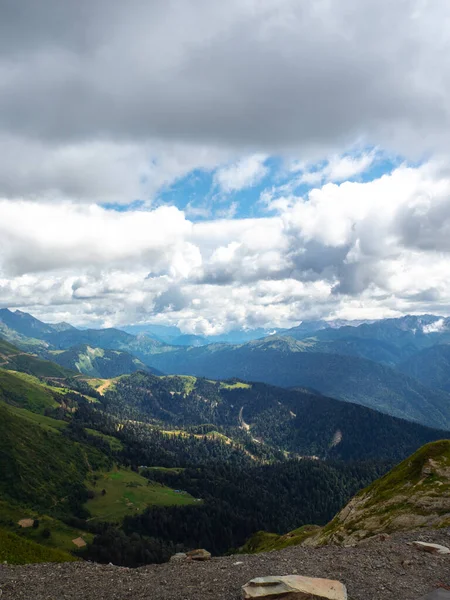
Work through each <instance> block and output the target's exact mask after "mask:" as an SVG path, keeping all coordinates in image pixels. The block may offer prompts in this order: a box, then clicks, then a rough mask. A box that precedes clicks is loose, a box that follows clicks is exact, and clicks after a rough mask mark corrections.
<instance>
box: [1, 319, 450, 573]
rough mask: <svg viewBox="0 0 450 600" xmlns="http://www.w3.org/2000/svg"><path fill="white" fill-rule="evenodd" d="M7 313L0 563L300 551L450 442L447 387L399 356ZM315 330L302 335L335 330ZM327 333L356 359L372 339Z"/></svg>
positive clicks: (308, 342)
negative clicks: (384, 482)
mask: <svg viewBox="0 0 450 600" xmlns="http://www.w3.org/2000/svg"><path fill="white" fill-rule="evenodd" d="M2 314H3V315H4V314H5V313H4V312H3V313H2ZM12 314H13V315H14V314H15V313H12ZM8 319H9V320H8ZM6 322H7V324H5V321H3V326H2V328H0V329H1V335H5V332H6V334H7V337H8V340H9V341H8V340H6V339H4V340H1V339H0V354H1V357H2V364H1V366H0V417H1V418H0V428H1V431H0V434H1V435H0V457H1V458H0V462H1V465H0V466H1V468H2V478H1V481H0V530H1V532H2V535H3V536H4V539H5V540H6V539H8V543H6V542H5V544H4V548H9V550H5V549H4V550H3V554H2V555H1V556H0V558H2V560H6V561H8V562H11V563H13V564H14V563H15V564H21V563H23V562H28V560H29V559H28V558H27V557H29V556H31V555H32V556H34V558H33V559H32V560H33V561H40V560H44V561H45V560H49V561H51V560H64V557H66V556H70V557H71V558H72V559H78V560H80V559H86V558H87V559H90V560H94V561H97V562H100V563H102V562H105V563H109V562H112V563H113V564H117V565H124V566H127V567H136V566H140V565H144V564H148V563H152V562H164V561H167V560H168V559H169V558H170V556H171V555H172V554H174V553H175V552H177V551H180V550H185V549H189V548H193V547H205V548H208V549H209V550H210V551H211V552H212V553H213V554H215V555H221V554H224V553H226V552H228V551H230V550H232V549H234V551H237V550H238V549H239V548H241V547H244V549H245V548H247V551H252V552H254V551H256V550H258V549H265V548H268V549H273V548H278V545H279V544H281V546H280V547H285V545H286V544H285V542H284V541H283V540H285V539H286V540H289V543H288V544H287V545H288V546H292V545H294V544H296V543H303V542H304V540H306V539H310V538H311V539H312V537H311V536H312V535H319V534H317V532H318V531H319V532H321V531H322V530H321V529H317V528H318V527H325V526H326V525H327V523H328V522H331V521H332V519H333V517H334V516H335V515H336V514H338V513H339V511H340V510H342V509H343V508H344V506H345V504H346V503H347V502H348V501H350V500H351V498H352V497H354V495H355V494H357V493H358V491H359V490H360V489H361V488H365V487H366V486H369V485H370V484H371V483H372V482H373V481H374V480H377V478H379V477H380V476H383V475H384V474H385V473H386V472H387V471H388V470H389V469H390V468H392V467H393V466H394V465H395V464H396V463H398V462H400V461H401V460H403V459H405V458H406V457H407V456H409V455H412V454H413V453H414V452H416V451H417V450H418V448H420V447H425V448H426V447H427V446H426V444H429V443H430V442H431V443H433V442H435V441H437V440H441V439H443V438H446V437H447V438H448V437H450V434H449V433H448V429H450V402H449V401H448V398H449V397H450V396H448V395H447V391H446V390H444V389H443V387H445V386H441V387H426V386H425V385H424V384H423V383H421V382H420V381H419V378H416V379H414V378H413V377H411V376H410V374H409V373H410V372H412V371H413V369H412V367H411V368H407V367H406V362H401V361H400V362H399V364H398V365H397V364H395V365H393V364H387V363H386V362H384V360H380V361H378V362H375V361H374V360H368V359H367V358H366V357H365V356H358V355H356V354H354V355H352V354H349V353H342V354H339V353H337V352H336V349H337V346H335V347H334V348H333V349H332V351H331V347H330V345H329V343H333V344H334V342H329V341H326V342H324V341H320V340H318V339H316V338H314V339H313V338H311V337H306V338H302V339H295V338H294V337H292V336H287V337H282V336H270V337H269V338H262V339H259V340H253V341H250V342H247V343H245V344H241V345H238V346H236V345H232V344H219V345H217V344H212V345H206V346H192V347H189V346H171V345H169V344H166V343H164V342H161V341H158V340H154V339H152V338H149V337H146V336H145V334H144V335H141V334H140V335H139V336H137V337H136V336H134V335H132V334H130V333H125V332H119V333H116V331H119V330H112V329H111V330H83V331H80V330H77V329H75V328H73V327H70V326H68V325H66V324H65V325H64V326H52V325H47V324H44V323H41V322H39V321H37V320H36V319H34V318H33V317H31V316H28V315H26V313H20V315H19V317H18V318H16V317H13V318H10V317H9V314H7V319H6ZM6 327H7V329H6ZM13 327H16V329H14V330H13ZM359 327H360V326H352V327H348V326H347V325H343V327H342V328H348V329H351V333H352V335H353V334H354V332H355V331H356V330H358V329H359ZM365 327H366V328H367V327H370V326H369V325H365ZM328 329H330V331H328ZM328 329H327V328H322V329H320V330H316V331H314V332H312V333H314V335H316V336H318V337H319V336H325V335H327V336H331V337H332V336H335V337H336V336H337V335H338V332H339V331H340V329H341V328H328ZM11 331H14V334H12V333H11ZM294 333H295V334H296V335H297V337H300V333H299V332H294ZM303 333H304V335H309V336H310V335H311V331H310V330H309V329H308V328H307V327H305V328H304V332H303ZM31 334H32V335H33V336H34V337H33V338H31V337H29V336H30V335H31ZM302 335H303V334H302ZM345 335H347V334H345ZM357 337H358V336H354V339H356V338H357ZM378 337H380V335H379V334H378ZM391 337H393V338H395V335H394V334H392V336H391ZM400 338H401V339H402V340H403V337H402V335H400ZM13 339H15V340H20V347H18V346H15V345H14V344H13V343H12V340H13ZM342 339H344V338H342ZM374 339H375V338H374ZM395 339H396V338H395ZM36 340H37V341H38V343H37V342H36ZM379 341H380V340H378V339H375V342H374V345H373V348H378V347H379V346H378V344H379ZM439 341H440V342H441V341H442V340H439ZM83 342H84V345H83ZM72 343H75V345H74V346H70V345H69V344H72ZM339 343H340V346H339V349H340V351H342V348H343V347H345V348H346V352H349V350H348V349H349V348H350V347H351V349H352V352H354V351H355V349H358V352H359V350H361V348H362V347H363V350H364V352H361V353H362V354H367V353H368V352H367V348H368V347H369V346H370V343H371V342H369V341H368V340H367V339H365V341H364V344H363V346H362V345H361V344H360V343H359V342H358V344H355V343H353V342H352V343H350V342H349V341H345V343H344V342H342V341H340V342H339ZM91 344H92V345H91ZM324 344H328V346H327V350H326V351H325V346H324ZM383 344H384V346H383V353H382V356H383V357H384V358H385V357H386V356H387V354H386V347H387V346H386V344H387V342H386V341H385V340H383ZM389 344H391V345H392V344H393V342H392V340H390V341H389ZM408 345H409V346H408V347H410V346H411V342H410V340H409V338H408ZM419 345H422V346H423V344H422V343H421V344H419ZM62 346H66V348H65V349H64V348H62ZM31 347H32V348H33V352H32V353H30V352H28V351H27V348H31ZM441 347H442V345H437V346H432V347H431V348H430V349H427V348H425V349H423V348H420V349H419V350H418V353H419V355H420V353H422V352H429V351H431V350H432V349H433V348H441ZM116 348H119V349H116ZM125 348H126V349H125ZM318 348H320V350H321V351H320V352H317V349H318ZM373 353H374V351H372V355H373ZM394 354H395V353H394V351H393V350H392V348H391V350H390V351H389V355H390V356H393V355H394ZM400 356H402V357H403V356H404V352H403V351H401V352H397V357H400ZM372 358H374V356H372ZM378 358H380V356H378ZM399 360H400V359H399ZM408 360H409V361H411V360H412V358H408ZM150 363H152V364H150ZM155 365H157V366H155ZM177 370H178V372H177ZM407 371H408V374H405V373H406V372H407ZM222 376H223V377H222ZM275 384H277V385H275ZM424 445H425V446H424ZM23 520H28V521H29V522H30V523H32V524H34V523H36V525H33V526H30V527H21V526H20V525H19V521H21V522H22V521H23ZM28 521H27V522H28ZM312 524H314V527H311V525H312ZM325 530H326V527H325V529H324V531H325ZM286 531H288V532H289V531H290V532H292V533H290V534H286V533H285V532H286ZM258 532H273V533H264V534H263V533H258ZM286 535H288V537H287V538H285V537H284V536H286ZM320 535H322V534H320ZM255 536H256V537H255ZM258 536H259V537H258ZM14 540H17V544H16V546H17V550H16V551H14V552H13V551H12V550H11V548H12V547H13V546H14ZM277 540H281V541H279V542H278V541H277ZM46 551H47V554H46ZM58 552H60V553H63V554H62V555H61V554H60V555H58V554H57V553H58ZM55 553H56V554H55ZM64 553H66V554H64ZM58 557H59V558H58Z"/></svg>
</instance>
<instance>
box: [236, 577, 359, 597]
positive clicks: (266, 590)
mask: <svg viewBox="0 0 450 600" xmlns="http://www.w3.org/2000/svg"><path fill="white" fill-rule="evenodd" d="M242 598H243V599H244V600H251V599H252V598H289V600H291V599H292V600H294V599H295V600H316V599H317V600H319V599H320V598H322V599H327V600H347V590H346V588H345V585H343V584H342V583H341V582H340V581H333V580H331V579H316V578H313V577H302V576H300V575H285V576H280V577H277V576H271V577H256V579H252V580H251V581H249V582H248V583H246V584H245V585H244V586H242Z"/></svg>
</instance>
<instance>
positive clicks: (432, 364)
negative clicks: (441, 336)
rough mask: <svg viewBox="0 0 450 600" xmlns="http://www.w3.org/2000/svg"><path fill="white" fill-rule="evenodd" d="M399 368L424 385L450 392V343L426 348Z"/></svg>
mask: <svg viewBox="0 0 450 600" xmlns="http://www.w3.org/2000/svg"><path fill="white" fill-rule="evenodd" d="M398 368H399V369H400V370H401V371H403V373H406V374H407V375H410V376H411V377H415V378H416V379H418V380H419V381H421V382H422V383H423V384H424V385H427V386H430V387H436V388H440V389H443V390H446V391H447V392H450V345H448V344H446V345H437V346H432V347H431V348H425V349H424V350H422V351H421V352H418V353H417V354H414V356H411V357H410V358H409V359H408V360H406V361H404V362H402V363H400V364H399V365H398Z"/></svg>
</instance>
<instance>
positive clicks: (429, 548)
mask: <svg viewBox="0 0 450 600" xmlns="http://www.w3.org/2000/svg"><path fill="white" fill-rule="evenodd" d="M413 546H415V547H416V548H419V549H420V550H423V551H424V552H430V553H431V554H450V549H449V548H447V547H446V546H441V545H440V544H429V543H428V542H418V541H416V542H413Z"/></svg>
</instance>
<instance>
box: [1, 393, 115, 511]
mask: <svg viewBox="0 0 450 600" xmlns="http://www.w3.org/2000/svg"><path fill="white" fill-rule="evenodd" d="M45 425H46V427H42V426H41V424H40V423H36V422H33V421H32V420H31V419H27V418H23V417H22V416H21V415H19V414H17V413H14V411H10V410H9V407H8V406H6V405H4V404H1V403H0V472H1V473H2V477H1V479H0V497H1V498H4V499H8V500H11V501H15V502H20V503H22V504H24V505H28V506H29V507H31V508H35V509H37V510H42V511H44V512H45V511H48V510H50V511H52V510H56V511H59V512H67V511H68V510H69V504H70V497H71V496H72V495H73V494H75V495H76V494H77V493H78V492H79V490H81V489H82V486H83V482H84V480H85V478H86V476H87V473H88V472H89V470H90V468H91V465H96V464H97V465H100V464H105V463H106V459H105V457H104V456H103V455H102V454H101V453H100V452H98V451H97V450H96V449H94V448H89V447H87V446H83V445H81V444H77V443H75V442H71V441H70V440H68V439H67V438H65V437H63V436H62V435H61V434H60V433H58V432H57V431H56V430H53V431H52V430H51V429H52V428H51V427H50V426H49V422H48V421H47V422H46V423H45Z"/></svg>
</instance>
